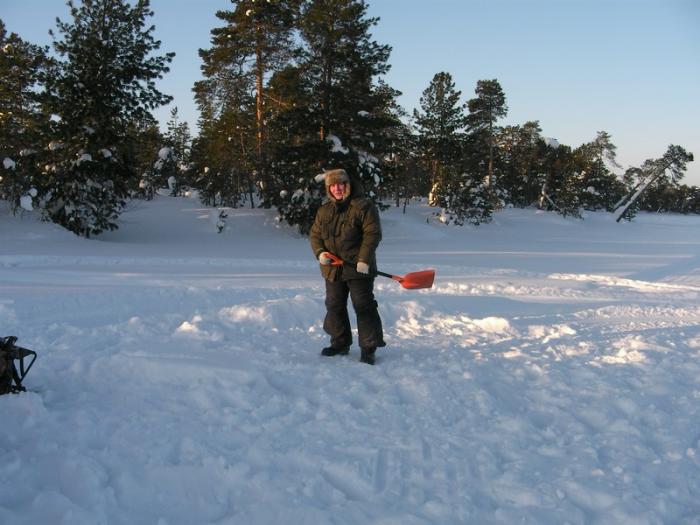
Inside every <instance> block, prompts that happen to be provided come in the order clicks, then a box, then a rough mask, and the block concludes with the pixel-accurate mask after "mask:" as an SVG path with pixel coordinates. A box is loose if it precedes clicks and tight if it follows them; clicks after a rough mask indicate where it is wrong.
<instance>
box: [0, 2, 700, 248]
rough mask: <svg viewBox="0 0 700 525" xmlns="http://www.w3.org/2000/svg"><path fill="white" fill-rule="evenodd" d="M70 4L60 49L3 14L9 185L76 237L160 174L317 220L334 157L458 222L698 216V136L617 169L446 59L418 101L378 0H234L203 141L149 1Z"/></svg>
mask: <svg viewBox="0 0 700 525" xmlns="http://www.w3.org/2000/svg"><path fill="white" fill-rule="evenodd" d="M68 6H69V8H70V16H71V19H70V21H68V22H61V21H58V22H57V32H56V33H55V34H54V53H53V54H49V51H48V49H47V48H40V47H38V46H35V45H33V44H31V43H28V42H25V41H23V40H22V39H20V38H19V37H18V36H17V35H16V34H13V33H10V34H8V33H7V30H6V28H5V26H4V24H3V23H2V21H0V96H1V98H0V125H1V126H2V128H1V129H0V135H1V136H0V140H2V142H1V143H0V157H1V158H2V159H3V166H2V168H0V177H1V178H0V198H2V199H5V200H7V201H8V202H9V203H10V204H11V206H13V207H14V208H15V209H20V208H24V209H31V208H37V207H38V208H40V209H41V210H42V212H43V213H44V215H45V217H47V218H48V219H50V220H53V221H54V222H57V223H59V224H62V225H63V226H65V227H66V228H68V229H70V230H71V231H73V232H75V233H76V234H79V235H84V236H89V235H92V234H97V233H100V232H101V231H104V230H108V229H114V228H116V227H117V219H118V217H119V213H120V212H121V211H122V209H123V207H124V205H125V203H126V201H127V199H129V198H135V197H140V198H151V197H152V196H153V195H154V193H155V191H156V190H157V189H159V188H162V187H168V188H170V190H171V192H172V194H174V195H177V194H178V193H179V192H180V191H181V190H182V188H185V187H187V188H193V189H196V190H198V192H199V194H200V195H201V197H202V200H203V202H204V203H206V204H208V205H224V206H239V205H245V204H246V203H248V204H249V205H251V206H252V205H257V206H264V207H274V208H276V209H277V210H278V213H279V215H280V218H281V219H282V220H284V221H286V222H288V223H289V224H292V225H297V226H298V227H299V229H300V231H302V232H307V231H308V228H309V226H310V224H311V221H312V219H313V216H314V214H315V211H316V209H317V207H318V206H319V205H320V203H321V201H322V199H323V196H324V191H323V183H322V181H320V180H319V177H317V176H316V175H317V174H319V173H321V172H322V171H323V170H324V169H326V168H330V167H342V168H345V169H346V170H347V171H349V172H351V173H352V174H353V175H355V176H356V177H357V178H358V179H360V180H361V181H362V183H363V184H364V186H365V190H366V193H367V194H368V195H370V196H371V197H372V198H374V199H376V200H377V201H378V202H381V203H394V204H396V205H397V206H401V205H402V206H405V205H406V204H408V202H410V200H411V199H413V198H417V197H427V198H428V199H429V201H430V203H431V204H432V205H433V206H435V210H436V215H437V216H439V217H440V219H441V220H443V221H444V222H447V223H454V224H465V223H472V224H479V223H481V222H484V221H488V220H489V219H490V217H491V214H492V213H493V211H494V210H496V209H498V208H502V207H505V206H538V207H540V208H542V209H547V210H553V211H556V212H558V213H561V214H564V215H571V216H577V217H580V216H581V213H582V211H583V210H608V211H616V214H617V217H618V219H621V218H631V217H632V216H633V215H634V213H635V212H636V211H637V210H640V209H641V210H649V211H664V212H668V211H673V212H681V213H700V189H698V188H696V187H688V186H684V185H681V184H680V180H681V179H682V177H683V173H684V171H685V168H686V163H687V162H689V161H692V159H693V157H692V154H690V153H688V152H686V151H685V150H684V149H683V148H681V147H679V146H670V147H669V148H668V151H667V152H666V154H665V155H664V156H663V157H661V158H659V159H650V160H648V161H647V162H645V163H644V164H643V165H642V166H639V167H637V168H632V169H629V170H627V171H626V172H625V173H624V175H623V176H618V175H615V173H613V172H612V171H611V170H612V168H615V167H618V166H617V165H616V163H615V146H614V144H613V142H612V138H611V137H610V136H609V135H608V134H607V133H605V132H598V133H597V134H596V135H595V137H592V140H591V142H589V143H586V144H583V145H580V146H578V147H576V148H572V147H570V146H567V145H563V144H558V143H556V141H554V140H552V139H547V138H545V137H543V136H542V130H541V129H540V127H539V124H538V123H537V122H526V123H524V124H522V125H514V126H501V125H499V121H501V120H502V119H503V118H504V117H505V116H506V115H507V112H508V107H507V103H506V96H505V94H504V92H503V90H502V88H501V86H500V84H499V82H498V81H497V80H495V79H494V80H480V81H479V82H477V85H476V88H475V90H474V96H473V97H472V98H470V99H469V100H467V101H466V102H463V100H462V95H461V92H460V91H459V90H458V89H457V87H456V86H455V84H454V82H453V80H452V77H451V75H450V74H449V73H446V72H440V73H438V74H436V75H435V77H434V78H433V80H432V81H431V82H430V84H429V85H428V86H427V87H426V89H425V91H424V92H423V96H422V97H421V99H420V107H419V108H416V109H415V110H414V111H413V113H412V114H411V115H409V114H408V113H407V112H406V111H405V110H404V109H403V108H401V107H400V106H399V104H398V103H397V97H398V96H399V95H400V92H399V91H397V90H396V89H394V88H392V87H390V86H389V85H387V84H386V83H385V82H384V81H383V80H382V76H383V75H384V74H385V73H386V72H387V71H388V70H389V67H390V65H389V55H390V51H391V49H390V47H389V46H387V45H382V44H379V43H377V42H376V41H374V40H373V39H372V36H371V33H370V30H371V28H372V27H373V26H374V25H376V24H377V23H378V19H376V18H371V17H369V16H368V15H367V4H366V3H365V2H364V1H363V0H268V1H265V2H262V1H257V2H256V1H254V0H245V1H232V9H231V10H230V11H220V12H218V13H217V17H218V18H219V20H220V21H221V23H220V26H219V27H216V28H214V29H212V31H211V35H212V37H211V47H210V48H209V49H203V50H200V57H201V59H202V68H201V69H202V80H200V81H198V82H196V83H195V84H194V88H193V91H194V96H195V100H196V103H197V105H198V108H199V110H200V115H201V116H200V120H199V122H198V127H199V134H198V136H197V137H195V138H194V139H193V138H192V137H191V136H190V132H189V128H188V125H187V123H184V122H180V121H179V118H178V114H177V110H173V111H172V112H171V119H170V122H169V123H168V126H167V130H166V131H165V132H161V131H160V130H159V129H158V126H157V123H156V122H155V120H154V118H153V116H152V114H151V111H152V110H153V109H155V108H157V107H158V106H160V105H163V104H167V103H169V102H170V101H171V97H169V96H167V95H165V94H162V93H160V92H159V91H158V90H157V89H156V87H155V81H156V80H157V79H158V78H161V77H162V76H163V75H164V74H166V73H167V72H168V65H169V63H170V62H171V60H172V56H173V55H172V53H165V54H163V55H156V54H155V53H156V52H157V51H158V50H159V48H160V42H158V41H156V40H154V38H153V36H152V33H153V29H154V28H153V26H148V25H147V19H148V17H150V16H152V14H153V13H152V12H151V11H150V8H149V2H148V0H139V1H137V2H133V3H129V2H127V1H126V0H83V1H82V2H81V4H80V6H79V7H75V6H74V5H73V3H72V2H70V1H69V2H68ZM385 205H386V204H385Z"/></svg>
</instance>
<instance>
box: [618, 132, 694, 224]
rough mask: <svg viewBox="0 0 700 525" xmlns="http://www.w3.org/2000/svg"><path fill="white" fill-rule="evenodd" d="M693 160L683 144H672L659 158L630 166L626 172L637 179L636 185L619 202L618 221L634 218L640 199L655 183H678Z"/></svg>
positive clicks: (628, 176) (631, 178) (628, 175)
mask: <svg viewBox="0 0 700 525" xmlns="http://www.w3.org/2000/svg"><path fill="white" fill-rule="evenodd" d="M692 161H693V154H692V153H690V152H688V151H686V150H685V149H684V148H682V147H681V146H677V145H674V144H671V145H670V146H669V147H668V149H667V150H666V153H664V155H663V156H662V157H661V158H658V159H647V160H646V161H644V163H643V164H642V166H641V167H639V168H630V169H628V170H627V172H626V173H625V177H626V178H627V179H628V180H634V179H636V184H635V186H634V187H633V188H632V189H631V190H630V192H629V193H628V194H627V195H626V196H625V197H624V198H623V199H622V200H621V201H620V202H618V203H617V206H616V208H615V213H616V215H617V219H616V220H617V222H620V221H621V220H622V219H623V218H625V219H630V220H631V219H632V217H634V214H635V213H636V210H637V207H638V204H639V203H638V200H639V198H640V197H641V196H642V195H643V194H644V192H645V191H646V190H647V189H648V188H649V187H650V186H652V185H653V184H657V185H664V184H669V185H677V184H678V182H679V181H681V180H682V179H683V176H684V173H685V170H686V167H687V164H688V162H692Z"/></svg>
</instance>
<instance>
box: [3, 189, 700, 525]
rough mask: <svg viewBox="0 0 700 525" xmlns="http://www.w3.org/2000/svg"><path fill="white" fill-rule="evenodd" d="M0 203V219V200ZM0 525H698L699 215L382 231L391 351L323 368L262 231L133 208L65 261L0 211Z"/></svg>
mask: <svg viewBox="0 0 700 525" xmlns="http://www.w3.org/2000/svg"><path fill="white" fill-rule="evenodd" d="M0 208H2V205H1V204H0ZM0 213H1V215H0V328H1V330H0V335H17V336H18V337H19V341H18V342H19V344H21V345H23V346H26V347H28V348H31V349H34V350H36V351H37V352H38V354H39V358H38V360H37V362H36V364H35V366H34V368H33V369H32V370H31V371H30V373H29V375H28V376H27V379H26V384H27V386H28V387H29V389H30V391H29V392H27V393H24V394H20V395H12V396H2V397H0V421H1V422H2V423H1V424H0V523H2V524H3V525H4V524H48V523H51V524H59V523H64V524H71V525H73V524H90V525H94V524H125V525H126V524H129V525H131V524H142V523H143V524H159V525H166V524H173V525H174V524H187V525H191V524H205V523H217V524H229V523H235V524H239V523H240V524H253V525H255V524H273V523H274V524H278V523H289V524H302V523H303V524H307V523H308V524H311V523H313V524H331V523H333V524H357V523H372V524H382V525H389V524H402V525H404V524H408V525H412V524H431V523H439V524H456V523H468V524H491V523H496V524H514V523H527V524H566V523H568V524H572V525H573V524H589V523H590V524H599V523H600V524H608V523H609V524H698V523H700V501H699V500H698V494H700V417H699V416H700V414H698V406H699V405H700V359H699V358H700V301H698V299H699V297H700V228H699V226H700V219H699V218H698V217H682V216H673V215H659V216H654V215H640V216H638V217H637V219H636V220H635V221H634V222H633V223H621V224H615V223H614V218H613V216H611V215H609V214H591V215H588V216H587V217H586V220H585V221H577V220H573V219H564V218H562V217H559V216H557V215H554V214H547V213H539V212H537V211H534V210H504V211H501V212H499V213H497V214H496V216H495V220H494V222H493V223H492V224H488V225H482V226H480V227H478V228H474V227H464V228H458V227H446V226H444V225H440V224H436V223H435V222H433V221H431V220H427V219H428V218H429V217H430V214H431V210H430V209H429V208H427V207H425V206H423V205H418V204H412V205H411V206H409V208H408V213H407V215H405V216H404V215H402V214H401V213H400V210H399V209H396V208H391V209H390V210H388V211H387V212H385V213H383V214H382V221H383V226H384V241H383V243H382V244H381V246H380V249H379V253H378V256H379V261H380V268H381V269H383V270H384V271H389V272H393V273H399V274H403V273H406V272H410V271H415V270H419V269H423V268H428V267H432V268H435V269H436V271H437V277H436V281H435V285H434V287H433V288H432V289H430V290H404V289H403V288H401V286H399V285H398V283H395V282H394V281H391V280H389V279H381V280H378V281H377V287H376V288H377V297H378V301H379V305H380V312H381V315H382V318H383V321H384V327H385V331H386V340H387V343H388V347H387V348H385V349H381V350H380V351H379V352H378V363H377V365H376V366H374V367H371V366H368V365H364V364H362V363H359V362H358V357H359V355H358V354H359V351H358V349H357V347H353V349H352V350H351V353H350V355H349V356H348V357H337V358H323V357H321V356H320V355H319V351H320V349H321V348H322V347H323V346H324V345H325V344H326V342H327V339H326V336H325V334H324V333H323V330H322V317H323V313H324V305H323V283H322V280H321V277H320V274H319V272H318V268H317V264H316V263H315V260H314V258H313V254H312V253H311V250H310V248H309V247H308V241H307V240H306V239H304V238H301V237H299V236H298V235H297V234H295V233H294V231H293V230H291V229H289V228H286V227H284V226H280V225H278V224H277V222H276V221H275V219H274V214H273V212H271V211H270V210H259V209H254V210H251V209H244V208H241V209H236V210H227V213H228V219H227V227H226V229H225V230H224V231H223V232H222V233H220V234H219V233H217V229H216V228H215V225H213V224H212V221H211V216H212V210H211V209H210V208H205V207H203V206H201V205H200V204H199V203H198V202H197V201H196V200H194V199H191V198H185V197H177V198H175V197H165V196H158V197H157V198H156V199H155V200H154V201H151V202H137V203H133V204H132V205H131V206H130V208H129V209H128V210H127V212H125V213H124V214H123V215H122V220H121V228H120V229H119V230H118V231H116V232H110V233H108V234H104V235H101V236H99V237H97V238H95V239H91V240H85V239H81V238H78V237H75V236H73V235H72V234H70V233H68V232H66V231H65V230H62V229H60V228H59V227H57V226H55V225H52V224H49V223H42V222H40V221H39V220H38V219H37V218H36V215H35V213H24V214H23V215H22V216H11V215H9V214H8V212H7V210H6V209H0Z"/></svg>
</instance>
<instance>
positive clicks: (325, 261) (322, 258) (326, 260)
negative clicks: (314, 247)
mask: <svg viewBox="0 0 700 525" xmlns="http://www.w3.org/2000/svg"><path fill="white" fill-rule="evenodd" d="M330 255H331V254H330V253H328V252H321V253H319V254H318V262H320V263H321V264H322V265H323V266H328V265H329V264H331V263H332V262H333V259H331V257H330Z"/></svg>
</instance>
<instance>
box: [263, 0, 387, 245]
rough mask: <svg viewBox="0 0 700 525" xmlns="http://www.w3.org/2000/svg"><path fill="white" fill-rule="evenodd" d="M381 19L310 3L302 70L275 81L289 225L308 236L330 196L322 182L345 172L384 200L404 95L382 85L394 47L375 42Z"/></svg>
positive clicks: (349, 6) (278, 164)
mask: <svg viewBox="0 0 700 525" xmlns="http://www.w3.org/2000/svg"><path fill="white" fill-rule="evenodd" d="M377 21H378V19H376V18H370V17H368V16H367V4H366V3H365V2H364V1H363V0H310V1H309V2H307V3H306V4H305V5H304V8H303V10H302V13H301V17H300V21H299V31H300V36H301V38H302V45H303V51H302V53H301V56H300V58H299V61H298V64H296V65H293V66H289V67H287V68H286V69H284V70H283V71H280V72H279V73H278V74H277V75H275V76H274V77H273V78H272V79H271V82H270V86H271V88H272V89H271V91H270V94H271V95H272V96H273V97H274V100H273V102H274V104H273V105H274V109H275V111H274V112H273V118H272V126H274V137H275V140H273V141H271V142H272V143H273V144H274V149H273V150H272V153H271V161H272V166H271V172H272V174H273V178H274V180H275V182H276V186H277V187H279V188H280V191H279V192H278V193H277V194H276V195H275V198H276V201H275V203H276V205H277V207H278V210H279V211H280V216H281V218H282V219H283V220H285V221H287V222H288V223H290V224H297V225H299V228H300V230H301V231H302V232H306V231H308V228H309V227H310V226H311V223H312V221H313V217H314V214H315V211H316V208H317V207H318V205H319V204H320V202H321V200H322V199H323V197H324V191H323V184H322V183H318V182H316V181H315V179H314V175H315V174H317V173H319V172H322V171H323V170H324V169H325V168H344V169H345V170H346V171H348V173H350V174H351V175H352V176H353V177H356V178H357V179H359V180H360V181H361V182H362V184H363V186H364V189H365V192H366V193H367V194H368V195H369V196H371V197H374V198H378V197H379V195H380V192H381V188H382V184H383V162H384V158H385V154H386V153H387V152H388V151H389V150H390V148H391V133H390V130H392V129H393V128H395V127H396V126H398V125H399V122H398V120H397V118H396V115H395V113H394V112H393V110H392V108H393V104H394V102H395V99H396V97H397V96H398V92H397V91H395V90H393V89H392V88H390V87H389V86H388V85H386V84H384V83H382V82H381V81H380V80H381V79H380V77H381V76H382V75H383V74H385V73H386V72H387V71H388V68H389V65H388V57H389V52H390V47H389V46H387V45H381V44H378V43H377V42H375V41H374V40H372V36H371V34H370V29H371V27H372V26H374V25H375V24H376V23H377Z"/></svg>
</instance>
